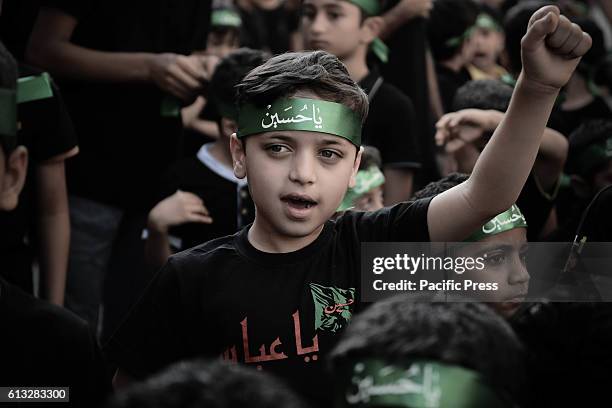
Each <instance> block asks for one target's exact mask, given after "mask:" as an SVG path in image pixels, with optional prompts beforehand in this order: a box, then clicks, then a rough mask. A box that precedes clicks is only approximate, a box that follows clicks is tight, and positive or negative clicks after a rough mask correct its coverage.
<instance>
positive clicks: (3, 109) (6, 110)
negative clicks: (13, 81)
mask: <svg viewBox="0 0 612 408" xmlns="http://www.w3.org/2000/svg"><path fill="white" fill-rule="evenodd" d="M0 137H1V138H2V145H3V146H5V147H12V146H14V144H15V142H16V137H17V95H16V93H15V91H14V90H12V89H6V88H0Z"/></svg>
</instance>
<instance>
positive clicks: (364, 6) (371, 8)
mask: <svg viewBox="0 0 612 408" xmlns="http://www.w3.org/2000/svg"><path fill="white" fill-rule="evenodd" d="M346 1H348V2H349V3H352V4H354V5H356V6H357V7H359V8H360V9H361V11H362V12H363V14H365V15H366V17H372V16H377V15H379V14H380V12H381V7H380V2H379V1H378V0H346ZM370 50H372V52H373V53H374V55H376V57H377V58H378V59H379V60H381V61H382V62H383V63H386V62H387V61H389V47H387V45H386V44H385V43H384V42H382V40H381V39H380V38H375V39H374V41H372V44H370Z"/></svg>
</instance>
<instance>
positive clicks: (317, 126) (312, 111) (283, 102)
mask: <svg viewBox="0 0 612 408" xmlns="http://www.w3.org/2000/svg"><path fill="white" fill-rule="evenodd" d="M284 130H303V131H309V132H319V133H329V134H331V135H336V136H340V137H343V138H345V139H346V140H348V141H349V142H351V143H353V144H354V145H355V146H360V145H361V120H360V118H359V116H358V115H357V114H356V113H355V112H353V111H352V110H351V109H349V108H347V107H346V106H344V105H342V104H339V103H335V102H329V101H323V100H320V99H306V98H284V99H278V100H276V101H275V102H273V103H272V104H271V105H267V106H266V107H265V108H258V107H256V106H254V105H251V104H249V105H244V106H241V107H240V109H239V113H238V132H237V135H238V137H239V138H243V137H246V136H249V135H254V134H257V133H264V132H277V131H284Z"/></svg>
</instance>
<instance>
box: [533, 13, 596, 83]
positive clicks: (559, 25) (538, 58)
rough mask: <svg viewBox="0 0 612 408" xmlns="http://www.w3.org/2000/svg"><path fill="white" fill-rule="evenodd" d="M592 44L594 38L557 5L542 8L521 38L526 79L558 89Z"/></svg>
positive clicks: (534, 15)
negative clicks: (564, 14)
mask: <svg viewBox="0 0 612 408" xmlns="http://www.w3.org/2000/svg"><path fill="white" fill-rule="evenodd" d="M591 43H592V40H591V37H590V36H589V35H588V34H587V33H585V32H583V31H582V29H581V28H580V26H578V25H577V24H573V23H571V22H570V21H569V20H568V19H567V17H565V16H562V15H560V12H559V9H558V8H557V7H556V6H545V7H542V8H541V9H539V10H538V11H536V12H535V13H534V14H533V15H532V16H531V19H530V20H529V25H528V27H527V33H526V34H525V36H524V37H523V40H522V41H521V50H522V61H523V76H524V79H525V80H526V81H528V83H529V84H530V85H534V86H535V87H536V88H537V89H539V90H544V91H553V92H557V91H558V90H559V88H561V87H562V86H564V85H565V84H566V83H567V81H568V80H569V78H570V77H571V75H572V73H573V72H574V70H575V69H576V66H577V65H578V63H579V62H580V57H582V56H583V55H584V54H585V53H586V52H587V51H588V50H589V48H591Z"/></svg>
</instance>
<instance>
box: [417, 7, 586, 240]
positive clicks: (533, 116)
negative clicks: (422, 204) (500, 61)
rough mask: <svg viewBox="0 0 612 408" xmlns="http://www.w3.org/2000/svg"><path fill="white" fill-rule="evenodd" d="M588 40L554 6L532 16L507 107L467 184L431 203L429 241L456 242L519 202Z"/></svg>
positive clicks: (447, 192)
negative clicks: (558, 102) (554, 110)
mask: <svg viewBox="0 0 612 408" xmlns="http://www.w3.org/2000/svg"><path fill="white" fill-rule="evenodd" d="M590 47H591V38H590V37H589V35H588V34H586V33H584V32H583V31H582V29H581V28H580V27H579V26H578V25H576V24H572V23H571V22H570V21H569V20H568V19H567V18H566V17H564V16H561V15H560V13H559V9H558V8H557V7H555V6H546V7H543V8H541V9H539V10H538V11H537V12H535V13H534V14H533V16H532V17H531V20H530V21H529V26H528V28H527V33H526V34H525V36H524V37H523V40H522V43H521V48H522V59H523V71H522V72H521V75H520V77H519V80H518V82H517V85H516V88H515V90H514V94H513V96H512V101H511V102H510V107H509V108H508V111H507V112H506V115H505V117H504V119H503V120H502V122H501V124H500V125H499V126H498V128H497V130H496V131H495V133H494V134H493V137H492V139H491V141H490V142H489V143H488V144H487V146H486V148H485V149H484V151H483V152H482V154H481V155H480V158H479V159H478V161H477V162H476V166H475V168H474V171H473V172H472V175H471V176H470V178H469V179H468V180H467V181H466V182H465V183H462V184H460V185H458V186H456V187H454V188H452V189H450V190H448V191H446V192H444V193H442V194H440V195H438V196H437V197H435V198H434V199H433V200H432V202H431V204H430V207H429V211H428V214H427V221H428V224H429V233H430V238H431V240H432V241H460V240H463V239H465V237H467V236H469V235H470V234H471V233H472V232H474V230H476V229H477V228H478V227H480V226H481V225H482V224H484V223H485V222H487V221H488V220H489V219H491V218H493V217H494V216H495V215H497V214H499V213H501V212H503V211H505V210H507V209H508V208H509V207H510V206H511V205H512V204H513V203H514V202H515V201H516V199H517V198H518V196H519V193H520V191H521V189H522V188H523V185H524V184H525V181H526V180H527V177H528V175H529V172H530V171H531V168H532V167H533V163H534V161H535V158H536V155H537V152H538V148H539V146H540V141H541V138H542V134H543V132H544V128H545V127H546V122H547V121H548V117H549V115H550V112H551V110H552V107H553V104H554V102H555V99H556V97H557V95H558V93H559V90H560V88H561V87H562V86H563V85H565V83H566V82H567V81H568V80H569V78H570V76H571V75H572V72H573V71H574V69H575V68H576V66H577V65H578V62H579V61H580V57H581V56H582V55H584V54H585V53H586V52H587V51H588V49H589V48H590Z"/></svg>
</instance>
